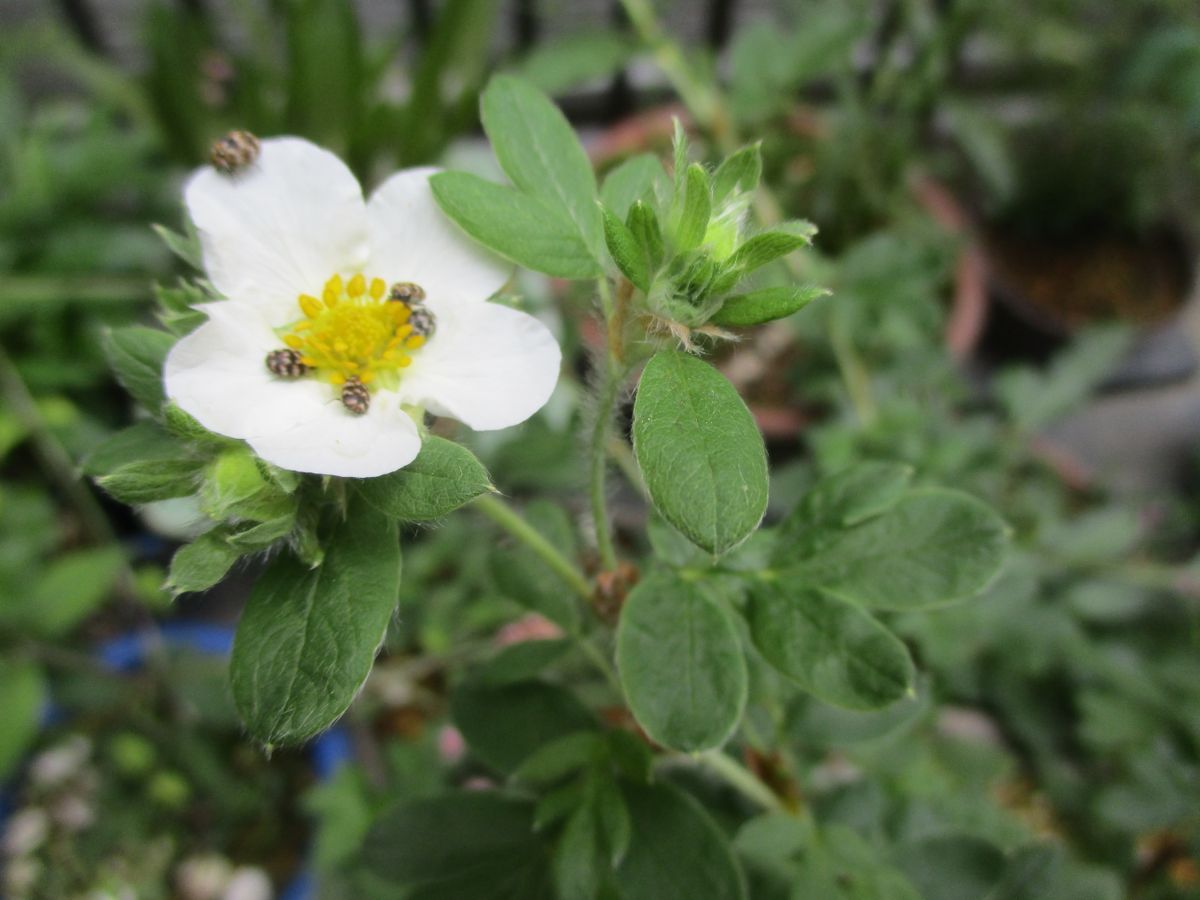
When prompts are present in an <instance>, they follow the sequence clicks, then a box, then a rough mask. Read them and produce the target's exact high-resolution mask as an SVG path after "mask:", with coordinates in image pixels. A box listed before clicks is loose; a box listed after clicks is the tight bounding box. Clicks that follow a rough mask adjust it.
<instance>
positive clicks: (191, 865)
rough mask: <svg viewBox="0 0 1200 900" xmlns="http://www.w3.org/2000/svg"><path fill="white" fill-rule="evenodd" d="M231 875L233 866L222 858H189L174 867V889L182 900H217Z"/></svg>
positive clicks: (212, 856)
mask: <svg viewBox="0 0 1200 900" xmlns="http://www.w3.org/2000/svg"><path fill="white" fill-rule="evenodd" d="M232 875H233V866H231V865H230V863H229V860H227V859H225V857H223V856H218V855H216V854H215V853H212V854H207V855H204V856H189V857H188V858H187V859H185V860H184V861H183V862H181V863H180V864H179V865H178V866H176V867H175V888H176V890H178V891H179V896H180V897H182V898H183V900H218V898H220V897H221V896H222V894H223V892H224V891H225V888H226V887H227V886H228V884H229V880H230V878H231V877H232Z"/></svg>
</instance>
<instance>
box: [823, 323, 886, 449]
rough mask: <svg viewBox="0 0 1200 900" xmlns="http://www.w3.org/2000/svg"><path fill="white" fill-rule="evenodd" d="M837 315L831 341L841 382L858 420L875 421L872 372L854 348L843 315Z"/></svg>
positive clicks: (864, 424)
mask: <svg viewBox="0 0 1200 900" xmlns="http://www.w3.org/2000/svg"><path fill="white" fill-rule="evenodd" d="M833 312H834V315H833V316H831V318H830V324H829V344H830V346H831V347H832V348H833V356H834V359H835V360H837V367H838V372H840V373H841V376H842V383H843V384H844V385H845V387H846V392H847V393H848V394H849V395H850V403H851V405H852V406H853V407H854V412H855V414H856V415H857V416H858V421H859V424H861V425H863V426H869V425H871V424H872V423H873V422H874V421H875V417H876V414H877V410H876V408H875V397H874V395H873V394H872V393H871V376H870V374H869V373H868V372H867V367H866V365H865V364H864V363H863V361H862V357H860V356H859V355H858V351H857V350H856V349H855V348H854V342H853V341H852V340H851V339H850V333H849V331H848V330H847V328H846V326H845V324H844V322H843V321H842V317H841V316H839V315H837V311H836V310H834V311H833Z"/></svg>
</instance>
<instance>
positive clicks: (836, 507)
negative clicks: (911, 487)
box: [779, 462, 913, 557]
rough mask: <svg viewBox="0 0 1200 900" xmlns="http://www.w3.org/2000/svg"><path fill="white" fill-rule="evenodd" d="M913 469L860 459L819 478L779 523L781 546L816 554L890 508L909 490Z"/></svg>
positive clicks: (794, 552)
mask: <svg viewBox="0 0 1200 900" xmlns="http://www.w3.org/2000/svg"><path fill="white" fill-rule="evenodd" d="M912 475H913V469H912V467H911V466H909V465H905V464H904V463H886V462H860V463H855V464H854V465H852V466H850V467H848V468H846V469H843V470H841V471H840V472H836V473H834V474H833V475H827V476H826V477H824V478H822V479H821V480H820V481H818V482H817V483H816V484H815V485H814V486H813V487H812V489H811V490H810V491H809V492H808V493H807V494H805V495H804V498H803V499H802V500H801V501H800V503H799V504H798V505H797V506H796V508H795V510H793V511H792V513H791V514H790V515H789V516H788V517H787V518H786V519H784V520H783V522H782V523H781V524H780V526H779V546H781V547H783V548H785V550H786V552H787V553H788V554H789V555H790V556H796V555H799V556H803V557H810V556H815V555H816V554H817V552H818V551H819V550H820V548H821V547H822V546H824V544H825V543H826V542H828V541H829V540H830V539H831V538H832V537H833V536H834V535H835V534H837V533H838V532H840V531H841V530H842V529H843V528H849V527H851V526H853V525H858V524H859V523H861V522H864V521H866V520H867V519H870V518H872V517H873V516H877V515H879V514H880V513H883V512H886V511H887V510H888V509H891V507H893V506H895V505H896V503H898V502H899V500H900V498H901V497H902V496H903V495H904V493H905V492H906V491H907V490H908V483H909V480H910V479H911V478H912Z"/></svg>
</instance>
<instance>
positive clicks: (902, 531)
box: [777, 489, 1009, 610]
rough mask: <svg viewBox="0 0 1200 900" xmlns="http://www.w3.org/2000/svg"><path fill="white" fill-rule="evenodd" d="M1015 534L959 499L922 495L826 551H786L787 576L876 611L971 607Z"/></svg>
mask: <svg viewBox="0 0 1200 900" xmlns="http://www.w3.org/2000/svg"><path fill="white" fill-rule="evenodd" d="M1008 537H1009V530H1008V527H1007V526H1006V525H1005V524H1004V521H1003V520H1002V519H1001V518H1000V517H999V516H998V515H996V513H995V512H994V511H993V510H992V509H991V508H990V507H989V506H987V505H986V504H983V503H981V502H979V501H978V500H976V499H974V498H973V497H970V496H968V495H966V494H963V493H959V492H958V491H950V490H941V489H928V490H921V491H914V492H912V493H910V494H909V495H908V496H906V497H905V498H903V499H902V500H900V501H899V502H898V503H897V504H896V505H895V506H893V507H892V508H891V509H890V510H888V511H887V512H886V513H884V514H882V515H879V516H876V517H875V518H873V519H868V520H867V521H866V522H863V523H862V524H859V525H856V526H854V527H853V528H848V529H845V530H842V531H839V532H834V533H830V534H829V535H828V536H827V537H822V539H821V541H820V551H819V552H818V553H816V555H814V556H812V557H809V558H802V557H801V556H800V552H801V551H802V550H803V548H798V547H797V546H796V545H794V544H793V545H788V544H786V543H785V544H781V545H780V555H779V557H778V558H777V562H778V564H779V568H780V569H781V570H786V571H787V572H789V573H791V574H793V575H795V576H796V577H797V578H799V579H802V580H803V581H805V582H806V583H808V584H809V585H811V586H813V587H822V588H825V589H826V590H827V591H829V592H830V593H832V594H835V595H837V596H839V597H841V598H843V599H845V600H849V601H851V602H854V603H860V604H862V605H863V606H866V607H868V608H872V609H899V610H911V609H920V608H922V607H929V606H938V605H941V604H945V603H951V602H954V601H956V600H963V599H966V598H967V597H971V596H974V595H975V594H977V593H979V592H980V591H982V590H983V589H984V588H985V587H986V586H987V585H988V583H989V582H990V581H991V580H992V578H993V577H994V576H995V575H996V574H997V573H998V572H999V571H1000V566H1001V564H1002V563H1003V562H1004V556H1005V552H1006V549H1007V546H1008Z"/></svg>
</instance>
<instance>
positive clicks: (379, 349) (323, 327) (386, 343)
mask: <svg viewBox="0 0 1200 900" xmlns="http://www.w3.org/2000/svg"><path fill="white" fill-rule="evenodd" d="M299 303H300V310H301V311H302V312H303V313H304V318H303V319H300V320H299V321H298V322H295V323H294V324H292V325H290V326H289V327H288V328H287V329H286V330H285V331H284V332H283V334H282V337H283V342H284V343H285V344H286V345H287V346H288V347H291V348H292V349H293V350H295V351H297V352H298V353H299V354H300V361H301V362H302V363H304V365H306V366H310V367H311V368H313V369H314V370H315V373H316V375H317V377H318V378H322V379H324V380H326V381H328V382H330V383H331V384H339V385H340V384H345V383H346V382H347V381H349V380H350V379H352V378H357V379H358V380H359V381H361V382H362V383H363V384H371V383H372V382H374V381H376V380H382V381H383V382H384V384H385V386H388V387H392V386H394V383H395V382H396V381H398V376H399V372H400V370H401V369H403V368H405V367H406V366H408V365H409V364H410V363H411V362H412V355H411V354H412V352H413V351H414V350H417V349H419V348H420V347H421V345H422V344H424V343H425V338H424V337H423V336H422V335H419V334H414V333H413V327H412V325H410V324H409V321H408V319H409V316H410V315H411V314H412V310H411V309H410V308H409V306H408V305H407V304H405V303H397V302H391V301H389V300H388V298H387V284H386V283H385V282H384V280H383V279H382V278H372V279H371V281H370V284H368V283H367V280H366V279H365V278H364V277H363V276H362V275H361V274H360V275H355V276H354V277H353V278H351V279H350V280H349V281H347V282H343V281H342V278H341V276H340V275H334V276H333V277H332V278H330V279H329V280H328V281H327V282H325V288H324V290H323V291H322V292H321V298H320V299H319V300H318V299H317V298H316V297H313V296H311V295H310V294H301V295H300V299H299Z"/></svg>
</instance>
